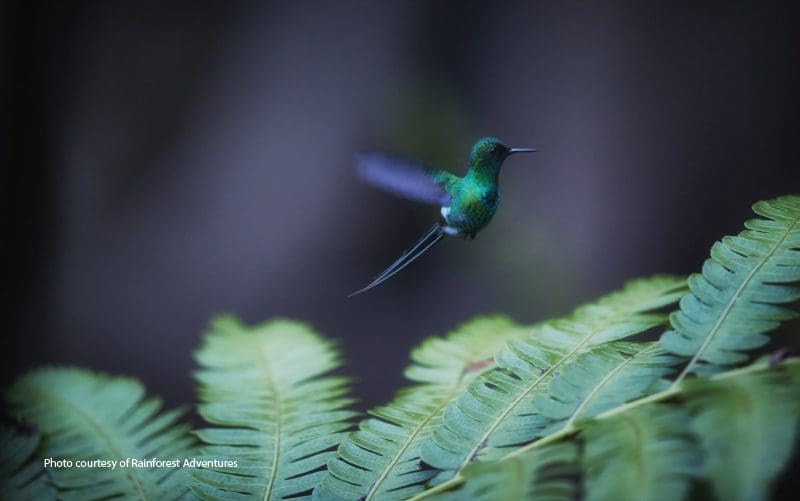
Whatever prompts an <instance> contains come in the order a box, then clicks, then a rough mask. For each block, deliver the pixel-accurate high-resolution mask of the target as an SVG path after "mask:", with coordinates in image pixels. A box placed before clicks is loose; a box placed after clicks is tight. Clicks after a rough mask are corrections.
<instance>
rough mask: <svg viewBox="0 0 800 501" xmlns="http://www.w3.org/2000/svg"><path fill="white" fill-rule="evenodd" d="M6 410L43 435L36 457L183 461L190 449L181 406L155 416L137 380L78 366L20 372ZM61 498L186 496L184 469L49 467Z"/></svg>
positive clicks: (151, 401)
mask: <svg viewBox="0 0 800 501" xmlns="http://www.w3.org/2000/svg"><path fill="white" fill-rule="evenodd" d="M7 400H8V402H9V404H10V407H11V409H12V412H13V413H14V414H15V415H16V416H18V417H20V418H21V419H23V420H25V421H29V422H32V423H35V424H36V425H37V426H38V428H39V429H40V430H41V432H42V444H41V447H40V449H39V451H38V455H39V457H41V458H49V457H52V458H65V459H70V460H81V459H86V460H95V459H107V460H121V459H126V458H134V459H151V458H154V457H155V458H158V459H161V460H175V459H177V460H179V461H180V460H183V459H184V458H185V457H187V456H191V455H192V453H193V442H194V441H193V439H192V438H191V436H190V435H188V434H187V431H188V427H187V426H185V425H179V424H176V422H177V420H178V418H179V417H180V415H181V411H179V410H175V411H169V412H166V413H163V414H158V411H159V409H160V407H161V403H160V401H159V400H157V399H144V388H143V387H142V385H141V383H139V382H138V381H135V380H132V379H128V378H121V377H109V376H105V375H102V374H94V373H91V372H88V371H84V370H79V369H57V368H47V369H39V370H36V371H33V372H31V373H29V374H27V375H26V376H24V377H22V378H21V379H20V380H19V381H17V383H16V384H15V385H14V386H13V387H12V388H11V389H10V390H9V392H8V393H7ZM48 473H49V475H50V477H51V479H52V482H53V485H55V487H56V488H57V489H58V490H59V497H60V498H62V499H82V500H83V499H103V498H108V497H115V496H117V497H122V498H127V499H141V500H145V499H154V500H163V499H177V498H182V497H186V496H187V495H188V494H189V488H188V482H187V477H186V476H185V474H184V470H183V469H181V468H179V467H177V468H158V467H152V468H146V467H141V468H138V467H127V468H126V467H120V466H118V467H116V468H114V469H110V468H50V469H48Z"/></svg>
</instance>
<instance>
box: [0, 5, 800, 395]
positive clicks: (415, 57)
mask: <svg viewBox="0 0 800 501" xmlns="http://www.w3.org/2000/svg"><path fill="white" fill-rule="evenodd" d="M653 4H654V3H653ZM653 4H648V5H646V6H645V5H644V4H640V3H639V2H630V3H628V4H625V3H623V2H613V3H611V4H606V5H603V4H600V3H596V2H460V3H452V4H451V3H443V2H397V3H394V2H369V1H364V2H354V3H349V2H285V3H277V2H269V3H268V2H252V3H250V2H222V1H220V2H195V1H192V2H169V3H167V2H64V3H52V4H49V3H41V4H36V3H29V2H17V3H14V2H10V3H9V2H6V3H4V4H3V6H2V7H0V9H2V11H0V19H2V20H3V21H2V23H3V33H2V35H3V42H2V47H3V56H4V59H3V66H2V68H3V78H2V92H3V95H4V100H3V101H4V103H5V106H6V110H5V112H4V113H3V115H4V119H5V121H6V124H5V127H6V130H5V132H4V135H5V137H6V138H7V140H8V147H7V148H4V150H5V154H6V155H7V158H5V159H3V164H4V169H3V173H4V183H3V185H4V189H5V190H6V194H5V196H4V197H3V199H4V203H5V204H6V205H7V208H6V211H5V213H6V215H7V218H8V219H9V221H10V229H9V231H8V232H7V233H6V238H5V245H4V246H3V247H4V248H6V249H7V250H10V255H7V257H6V266H7V274H6V277H7V278H6V280H5V285H6V289H7V293H6V297H7V299H6V302H7V303H6V304H7V305H9V306H10V312H11V328H10V329H9V331H10V332H8V331H7V332H6V333H5V334H4V335H3V336H2V339H3V344H4V345H5V346H4V349H3V351H4V353H5V357H6V358H7V360H6V363H5V364H4V365H3V367H2V386H3V387H6V386H7V385H8V384H10V382H11V381H12V380H13V378H15V377H16V376H18V375H20V374H21V373H22V372H23V371H25V370H27V369H29V368H32V367H34V366H37V365H40V364H45V363H55V364H75V365H81V366H86V367H89V368H93V369H96V370H102V371H106V372H110V373H114V374H126V375H131V376H135V377H137V378H140V379H141V380H142V381H144V383H145V384H146V385H147V387H148V389H149V391H150V392H151V393H153V394H158V395H163V396H164V397H165V399H166V401H167V404H169V405H176V404H180V403H191V402H193V401H194V388H193V386H194V383H193V381H192V379H191V377H190V371H191V370H192V369H193V367H194V363H193V361H192V358H191V353H192V351H193V350H195V349H196V348H197V347H198V343H199V339H200V336H201V333H202V332H203V329H204V328H205V326H206V325H207V321H208V319H209V318H210V317H211V316H213V315H215V314H217V313H219V312H234V313H236V314H238V315H239V316H241V317H242V318H243V319H244V320H246V321H247V322H251V323H254V322H260V321H263V320H265V319H268V318H270V317H273V316H276V315H280V316H289V317H293V318H297V319H302V320H304V321H307V322H309V323H311V324H312V325H313V326H314V327H315V328H316V329H318V330H319V331H320V332H322V333H324V334H325V335H326V336H329V337H331V338H335V339H337V340H339V341H341V344H342V346H343V350H344V353H345V358H346V362H347V367H346V369H345V372H346V373H348V374H351V375H353V376H355V377H356V378H357V384H356V386H355V390H356V393H357V395H358V397H359V398H360V399H361V402H360V403H359V406H360V408H362V409H363V408H367V407H368V406H371V405H375V404H379V403H382V402H385V401H387V400H388V399H389V398H390V396H391V393H392V391H393V390H395V389H397V388H398V387H400V386H401V385H402V384H404V383H403V379H402V368H403V367H404V366H405V365H406V363H407V356H408V351H409V350H410V349H411V348H412V347H413V346H415V345H416V344H417V343H418V342H419V341H420V340H422V339H423V338H424V337H427V336H429V335H434V334H443V333H445V332H447V331H448V330H450V329H452V328H453V327H454V326H456V325H458V324H459V323H461V322H463V321H465V320H467V319H469V318H471V317H474V316H476V315H479V314H484V313H492V312H502V313H507V314H509V315H510V316H512V317H513V318H515V319H517V320H519V321H520V322H526V323H527V322H533V321H537V320H542V319H544V318H547V317H549V316H553V315H560V314H564V313H567V312H569V311H570V310H571V309H572V308H573V307H574V306H576V305H578V304H579V303H581V302H584V301H587V300H591V299H594V298H595V297H597V296H598V295H600V294H602V293H605V292H608V291H610V290H613V289H617V288H619V287H620V286H621V285H622V284H623V283H624V282H625V281H626V280H628V279H631V278H634V277H638V276H643V275H649V274H653V273H663V272H668V273H676V274H687V273H690V272H693V271H697V270H699V269H700V266H701V264H702V262H703V260H704V259H705V257H706V256H707V255H708V249H709V247H710V245H711V244H712V243H713V242H714V241H715V240H716V239H718V238H720V237H721V236H722V235H725V234H731V233H736V232H738V231H739V230H740V229H741V227H742V223H743V221H744V220H745V219H747V218H748V217H750V216H751V211H750V205H751V204H752V203H753V202H755V201H756V200H759V199H763V198H769V197H773V196H777V195H781V194H786V193H792V192H795V193H796V192H798V186H800V184H799V182H800V170H798V165H800V162H798V156H799V154H798V141H797V135H796V131H797V126H798V117H799V116H800V114H799V113H798V111H800V109H799V107H798V104H799V102H798V97H797V92H798V89H800V85H798V84H800V64H798V63H799V62H800V61H799V59H798V55H800V54H799V52H800V50H799V46H798V36H800V35H799V34H800V31H799V30H798V29H797V27H798V26H800V16H798V8H797V7H794V6H791V5H790V4H789V3H786V4H785V5H784V4H781V3H774V4H773V3H767V2H751V3H728V2H724V3H723V2H720V3H704V4H702V5H696V4H695V3H694V2H684V3H675V4H672V5H670V6H666V5H660V6H659V5H653ZM484 135H494V136H497V137H500V138H502V139H503V140H505V141H506V142H507V143H508V144H510V145H513V146H535V147H537V148H539V149H540V150H541V151H540V153H537V154H536V155H535V156H524V157H523V156H519V157H513V158H512V159H510V160H509V161H508V162H507V163H506V166H505V168H504V171H503V174H502V176H501V192H502V197H503V201H502V205H501V208H500V210H499V212H498V215H497V217H496V218H495V220H494V221H493V223H492V224H491V225H490V226H489V227H488V228H487V229H486V230H485V231H484V232H482V233H481V234H480V235H479V236H478V238H477V239H476V240H475V241H474V242H463V241H458V240H449V241H446V242H445V243H443V244H441V245H440V246H439V247H438V248H436V249H435V250H434V251H433V252H431V253H430V255H427V256H425V257H424V258H423V259H421V260H420V261H418V262H417V263H415V264H414V265H413V266H412V267H410V268H408V269H407V270H406V271H404V272H403V273H402V274H400V275H398V276H397V277H396V278H395V279H393V280H391V281H390V282H387V283H385V284H384V285H382V286H381V287H380V288H378V289H375V290H373V291H371V292H370V293H369V294H366V295H363V296H359V297H356V298H353V299H347V298H346V295H347V293H349V292H352V291H353V290H355V289H357V288H359V287H361V286H363V285H364V284H365V283H366V282H367V281H368V280H369V279H370V277H372V276H374V275H375V274H376V273H378V272H379V271H380V270H382V269H383V268H384V267H385V266H386V265H388V264H389V263H390V262H391V261H393V260H394V259H395V258H396V257H397V256H398V255H399V254H400V252H401V251H402V250H404V249H405V248H406V247H407V246H408V245H409V244H411V243H413V241H414V240H415V239H416V238H417V237H418V236H419V235H420V234H421V233H422V232H423V231H424V230H426V229H427V228H428V227H429V226H430V224H431V223H432V221H434V220H435V219H436V217H437V211H436V209H435V208H432V207H428V206H421V207H420V206H416V205H414V204H412V203H409V202H406V201H403V200H397V199H394V198H392V197H391V196H388V195H386V194H384V193H381V192H378V191H375V190H373V189H371V188H370V187H368V186H364V185H362V184H360V183H359V182H358V181H357V180H356V179H355V177H354V176H353V173H352V164H351V158H352V154H353V153H354V152H355V151H357V150H360V149H387V150H394V151H399V152H404V153H406V154H408V155H411V156H414V157H417V158H419V159H423V160H426V161H428V162H430V163H433V164H436V165H440V166H443V167H447V168H450V169H452V170H454V171H457V172H459V173H460V172H462V171H463V168H464V166H465V162H466V159H467V154H468V152H469V148H470V146H471V144H472V142H473V141H474V140H475V139H477V138H478V137H480V136H484ZM798 330H800V329H798V328H797V324H795V325H794V327H791V326H790V329H788V331H787V330H786V329H785V330H784V332H787V333H789V334H796V333H797V332H798ZM795 339H796V337H795ZM787 342H788V341H787V338H786V337H783V338H782V340H781V341H779V342H777V343H776V344H777V345H781V344H787ZM795 344H796V342H795Z"/></svg>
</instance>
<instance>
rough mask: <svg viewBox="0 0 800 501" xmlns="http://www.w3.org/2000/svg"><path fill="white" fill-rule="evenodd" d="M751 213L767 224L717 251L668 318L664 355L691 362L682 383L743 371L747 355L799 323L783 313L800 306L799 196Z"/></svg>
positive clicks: (751, 226)
mask: <svg viewBox="0 0 800 501" xmlns="http://www.w3.org/2000/svg"><path fill="white" fill-rule="evenodd" d="M753 210H754V211H755V212H756V213H757V214H760V215H761V216H764V218H763V219H762V218H760V219H752V220H750V221H747V222H746V223H745V227H746V228H747V229H745V230H744V231H743V232H741V233H740V234H739V235H738V236H735V237H731V236H728V237H725V238H723V239H722V241H721V242H717V243H715V244H714V246H713V247H712V248H711V257H710V258H709V259H707V260H706V262H705V264H704V265H703V272H702V274H694V275H692V276H691V277H689V288H690V290H691V292H690V293H689V294H687V295H686V297H684V298H683V299H681V302H680V310H679V311H677V312H675V313H674V314H673V315H672V316H671V317H670V320H671V323H672V328H673V329H674V330H671V331H667V332H665V333H664V335H663V336H662V337H661V344H662V345H663V346H664V348H665V349H667V350H668V351H670V352H672V353H675V354H677V355H681V356H685V357H691V359H690V360H689V362H688V364H687V366H686V368H685V369H684V371H683V372H682V373H681V375H680V376H679V377H678V381H680V380H682V379H683V377H684V376H685V375H687V374H689V373H697V374H700V375H703V374H711V373H715V372H718V371H720V370H723V369H724V368H725V367H727V366H730V365H732V364H739V363H742V362H743V361H745V360H747V355H746V354H745V353H743V352H744V351H746V350H752V349H754V348H758V347H760V346H762V345H764V344H765V343H766V342H767V341H768V340H769V338H768V337H767V336H765V335H764V333H766V332H768V331H770V330H773V329H774V328H776V327H777V326H778V325H779V323H780V322H781V321H783V320H787V319H790V318H794V317H795V316H796V313H795V312H794V311H792V310H790V309H788V308H786V307H785V306H781V305H784V304H786V303H789V302H792V301H796V300H797V299H800V288H798V287H796V286H794V285H792V284H793V283H795V282H798V281H800V196H785V197H780V198H776V199H774V200H769V201H762V202H758V203H756V204H755V205H753Z"/></svg>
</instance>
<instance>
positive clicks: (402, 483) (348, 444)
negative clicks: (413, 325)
mask: <svg viewBox="0 0 800 501" xmlns="http://www.w3.org/2000/svg"><path fill="white" fill-rule="evenodd" d="M527 332H528V329H526V328H522V327H520V326H517V325H515V324H514V323H512V322H511V321H510V320H508V319H507V318H505V317H491V318H482V319H478V320H475V321H473V322H470V323H468V324H466V325H464V326H462V327H461V328H459V329H457V330H456V331H455V332H453V333H451V334H450V335H449V336H447V338H445V339H441V338H430V339H428V340H426V341H425V342H424V343H423V344H422V346H420V347H419V348H417V349H415V350H414V351H413V352H412V355H411V358H412V360H413V361H414V364H413V365H411V366H410V367H409V368H408V369H406V376H407V377H408V378H409V379H411V380H412V381H416V382H419V383H422V384H420V385H417V386H413V387H411V388H408V389H406V390H403V391H401V392H400V393H399V394H398V395H397V397H395V399H394V400H393V401H392V402H391V403H390V404H389V405H387V406H385V407H379V408H377V409H374V410H372V411H370V414H372V415H373V416H374V417H372V418H368V419H365V420H364V421H362V422H361V424H360V425H359V430H358V431H357V432H355V433H353V434H352V435H350V436H349V437H348V438H347V439H346V440H345V441H344V442H342V444H341V445H340V446H339V451H338V457H337V458H335V459H334V460H332V461H331V462H330V463H329V464H328V468H329V470H330V471H329V474H328V475H326V476H325V477H324V478H323V480H322V483H321V486H320V489H318V490H317V492H316V493H315V494H316V495H317V497H318V498H322V499H324V498H330V497H335V498H340V499H365V500H370V499H373V498H374V499H381V500H384V499H386V500H391V499H403V498H405V497H409V496H410V495H413V494H415V493H417V492H419V491H422V490H423V489H424V485H423V484H424V483H425V482H427V481H428V480H429V479H430V478H431V476H432V475H433V474H434V473H435V472H434V471H432V470H430V469H426V468H423V466H422V464H421V462H420V459H419V444H420V443H422V442H423V441H424V440H426V439H427V438H428V437H429V436H430V433H431V432H432V431H433V430H434V429H435V428H436V427H437V426H438V425H439V423H440V422H441V416H442V411H443V409H444V408H445V407H446V406H447V405H448V404H449V403H450V402H452V401H453V399H454V398H455V397H456V395H458V393H459V392H460V391H461V390H462V389H463V387H464V386H465V385H466V384H467V383H468V382H469V381H471V380H472V379H474V378H475V377H476V376H477V375H479V374H481V373H482V372H483V371H485V370H487V369H488V368H491V367H492V366H494V362H493V360H492V356H493V355H494V354H495V353H496V352H497V351H498V350H499V349H500V348H501V347H502V346H503V345H504V344H505V342H506V341H507V340H509V339H513V338H517V337H521V336H522V335H524V334H525V333H527Z"/></svg>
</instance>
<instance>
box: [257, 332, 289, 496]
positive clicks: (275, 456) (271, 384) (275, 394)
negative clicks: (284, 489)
mask: <svg viewBox="0 0 800 501" xmlns="http://www.w3.org/2000/svg"><path fill="white" fill-rule="evenodd" d="M258 355H259V358H261V360H262V362H263V365H262V368H263V371H264V375H265V377H266V385H267V390H268V391H269V392H270V395H271V396H272V400H273V402H274V405H275V410H276V412H275V416H276V417H275V427H274V433H275V447H274V449H273V452H272V471H271V472H270V477H269V481H268V483H267V488H266V490H265V491H264V497H263V498H262V499H263V500H264V501H268V500H269V499H270V497H271V496H272V489H273V487H274V485H275V479H276V478H277V477H278V461H279V460H280V453H281V433H282V425H283V423H282V422H283V406H282V402H281V397H280V392H279V391H278V387H277V385H276V384H275V381H274V380H273V375H272V370H271V369H270V365H271V364H270V361H269V356H268V355H267V354H266V353H264V346H263V343H258Z"/></svg>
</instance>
